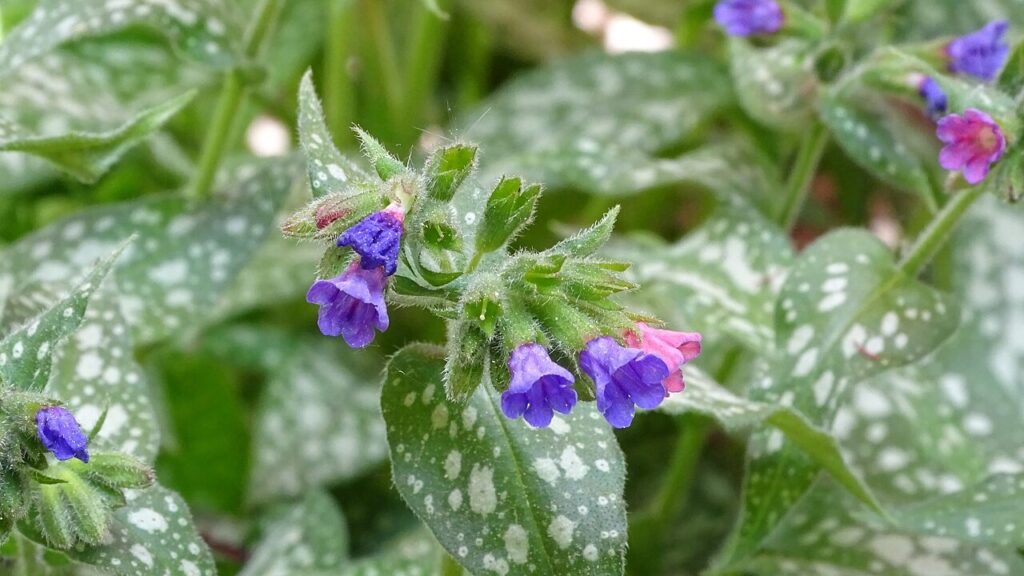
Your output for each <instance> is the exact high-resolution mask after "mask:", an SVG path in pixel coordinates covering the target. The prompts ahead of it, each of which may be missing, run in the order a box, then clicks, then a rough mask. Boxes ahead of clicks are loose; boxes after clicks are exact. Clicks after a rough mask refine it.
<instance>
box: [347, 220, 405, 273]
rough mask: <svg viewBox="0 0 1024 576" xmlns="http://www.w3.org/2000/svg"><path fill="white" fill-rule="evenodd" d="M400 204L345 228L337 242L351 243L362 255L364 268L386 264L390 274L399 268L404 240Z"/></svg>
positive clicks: (386, 270) (384, 265) (349, 244)
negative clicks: (399, 251) (399, 252)
mask: <svg viewBox="0 0 1024 576" xmlns="http://www.w3.org/2000/svg"><path fill="white" fill-rule="evenodd" d="M403 219H404V214H403V213H402V210H401V208H399V207H397V206H395V205H394V204H392V205H391V206H389V207H387V208H385V209H384V210H381V211H380V212H374V213H373V214H370V215H369V216H367V217H366V218H363V219H362V220H360V221H359V222H358V223H356V225H354V226H352V227H351V228H349V229H348V230H345V232H343V233H342V234H341V236H339V237H338V246H351V247H352V249H353V250H355V251H356V252H357V253H358V254H359V256H360V261H361V262H362V266H363V268H365V269H367V270H369V269H371V268H377V267H378V266H383V267H384V272H385V273H386V274H387V275H388V276H390V275H392V274H394V273H395V270H397V269H398V249H399V248H400V247H401V242H402V231H403V228H402V221H403Z"/></svg>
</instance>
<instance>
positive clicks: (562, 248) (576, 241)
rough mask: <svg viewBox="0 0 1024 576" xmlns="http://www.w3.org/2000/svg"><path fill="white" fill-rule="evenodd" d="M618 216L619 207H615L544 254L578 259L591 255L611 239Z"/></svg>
mask: <svg viewBox="0 0 1024 576" xmlns="http://www.w3.org/2000/svg"><path fill="white" fill-rule="evenodd" d="M618 216H619V207H618V206H615V207H613V208H611V209H610V210H608V211H607V212H605V213H604V216H602V217H601V219H600V220H598V221H597V222H596V223H595V224H594V225H593V226H591V227H590V228H587V229H585V230H581V231H579V232H577V233H576V234H574V235H572V236H570V237H568V238H566V239H565V240H562V241H561V242H559V243H558V244H555V245H554V246H552V247H551V248H549V249H547V250H545V251H544V254H563V255H566V256H576V257H579V258H583V257H585V256H591V255H593V254H594V253H595V252H597V251H598V249H600V248H601V247H602V246H604V244H605V243H606V242H608V239H609V238H611V236H612V231H613V230H614V229H615V220H616V218H618Z"/></svg>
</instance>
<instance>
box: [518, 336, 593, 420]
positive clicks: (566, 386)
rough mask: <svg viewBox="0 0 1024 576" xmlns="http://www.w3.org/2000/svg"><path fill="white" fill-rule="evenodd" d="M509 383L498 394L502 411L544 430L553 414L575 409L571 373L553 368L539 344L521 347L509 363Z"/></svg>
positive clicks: (528, 344)
mask: <svg viewBox="0 0 1024 576" xmlns="http://www.w3.org/2000/svg"><path fill="white" fill-rule="evenodd" d="M508 369H509V372H511V374H512V381H511V383H510V384H509V387H508V390H506V391H505V392H503V393H502V394H501V411H502V412H504V413H505V416H507V417H509V418H512V419H516V418H519V417H520V416H522V417H523V418H524V419H525V420H526V421H527V422H529V423H530V425H532V426H535V427H537V428H544V427H545V426H547V425H548V424H551V418H552V417H553V416H554V412H560V413H562V414H568V413H569V411H570V410H572V407H573V406H575V405H576V391H575V390H573V387H572V384H573V380H574V379H573V377H572V373H571V372H569V371H568V370H566V369H565V368H562V367H561V366H559V365H558V364H555V363H554V362H553V361H552V360H551V358H550V357H549V356H548V353H547V351H546V350H544V347H543V346H541V345H539V344H533V343H527V344H520V345H519V346H517V347H516V349H515V350H513V351H512V356H511V358H509V361H508Z"/></svg>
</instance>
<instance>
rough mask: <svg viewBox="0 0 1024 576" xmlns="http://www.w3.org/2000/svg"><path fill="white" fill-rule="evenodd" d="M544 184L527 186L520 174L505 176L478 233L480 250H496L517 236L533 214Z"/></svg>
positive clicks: (495, 191)
mask: <svg viewBox="0 0 1024 576" xmlns="http://www.w3.org/2000/svg"><path fill="white" fill-rule="evenodd" d="M540 194H541V187H540V185H537V184H533V185H531V186H526V187H525V188H524V187H523V181H522V180H520V179H519V178H502V179H501V181H500V182H498V185H497V186H495V187H494V190H493V191H492V192H491V196H490V198H488V200H487V205H486V207H485V208H484V220H483V223H482V224H480V229H479V230H478V231H477V234H476V249H477V251H478V252H493V251H495V250H497V249H498V248H501V247H502V246H503V245H505V243H506V242H508V241H509V240H511V239H512V238H514V237H515V236H516V235H517V234H519V232H521V231H522V229H523V228H525V227H526V225H527V224H529V223H530V219H531V218H533V210H534V208H535V207H536V205H537V201H538V200H539V199H540Z"/></svg>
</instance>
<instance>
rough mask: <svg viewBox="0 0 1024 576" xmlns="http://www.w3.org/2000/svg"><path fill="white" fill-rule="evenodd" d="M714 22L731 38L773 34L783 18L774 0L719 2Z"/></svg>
mask: <svg viewBox="0 0 1024 576" xmlns="http://www.w3.org/2000/svg"><path fill="white" fill-rule="evenodd" d="M715 21H717V22H718V24H719V25H720V26H721V27H722V28H724V29H725V31H726V32H727V33H728V34H730V35H732V36H755V35H758V34H774V33H776V32H778V31H779V30H780V29H782V24H783V22H784V21H785V17H784V15H783V13H782V7H780V6H779V3H778V2H776V1H775V0H719V2H718V4H715Z"/></svg>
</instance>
